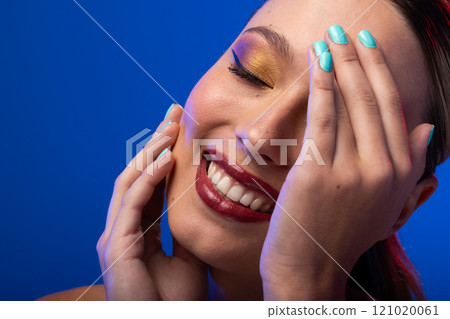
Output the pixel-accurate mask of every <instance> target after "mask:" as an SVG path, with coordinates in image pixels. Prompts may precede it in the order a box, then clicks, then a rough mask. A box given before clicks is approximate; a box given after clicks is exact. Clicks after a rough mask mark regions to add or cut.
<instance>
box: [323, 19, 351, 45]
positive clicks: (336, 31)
mask: <svg viewBox="0 0 450 319" xmlns="http://www.w3.org/2000/svg"><path fill="white" fill-rule="evenodd" d="M328 34H329V35H330V38H331V40H333V42H335V43H337V44H347V43H348V41H347V37H346V36H345V32H344V29H342V27H341V26H340V25H338V24H334V25H332V26H331V27H329V28H328Z"/></svg>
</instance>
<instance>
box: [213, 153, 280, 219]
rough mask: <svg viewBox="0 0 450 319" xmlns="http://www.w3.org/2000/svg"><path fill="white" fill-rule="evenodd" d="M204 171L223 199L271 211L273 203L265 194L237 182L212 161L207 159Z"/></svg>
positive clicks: (254, 208) (254, 209) (264, 211)
mask: <svg viewBox="0 0 450 319" xmlns="http://www.w3.org/2000/svg"><path fill="white" fill-rule="evenodd" d="M206 172H207V176H208V179H209V180H210V181H211V183H212V185H213V187H214V189H215V190H216V191H217V192H218V193H219V194H220V195H221V196H222V197H223V198H224V199H226V200H229V201H233V202H234V203H235V204H238V205H240V206H244V207H248V208H250V209H251V210H253V211H256V212H260V213H265V214H271V213H273V209H274V207H275V204H274V202H273V201H272V200H271V199H270V198H269V197H268V196H267V195H264V194H260V193H258V192H255V191H253V190H251V189H250V188H248V187H246V186H245V185H243V184H241V183H239V182H238V181H237V180H235V179H234V178H233V177H231V176H230V175H228V174H227V173H226V172H225V170H224V169H223V168H222V167H220V166H219V165H218V164H217V163H215V162H214V161H208V165H207V167H206Z"/></svg>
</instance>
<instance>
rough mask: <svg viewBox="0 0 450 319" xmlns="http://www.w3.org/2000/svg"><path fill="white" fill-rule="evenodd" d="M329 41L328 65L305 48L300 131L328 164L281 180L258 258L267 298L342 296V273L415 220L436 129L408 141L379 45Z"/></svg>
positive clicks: (297, 168) (312, 164)
mask: <svg viewBox="0 0 450 319" xmlns="http://www.w3.org/2000/svg"><path fill="white" fill-rule="evenodd" d="M363 36H366V37H367V36H368V35H367V33H364V34H363ZM369 38H370V35H369ZM341 39H342V38H341ZM325 41H326V42H327V44H328V47H329V51H330V52H331V54H332V57H333V62H334V65H333V67H332V69H331V70H330V71H325V70H324V69H323V68H322V67H321V64H322V65H323V66H325V69H326V63H327V59H331V55H330V53H329V52H326V53H323V54H322V55H321V58H320V60H321V61H320V62H321V63H319V61H318V62H317V63H312V62H313V61H314V60H316V59H317V55H316V53H315V50H314V49H313V47H310V49H309V50H308V59H309V63H310V96H309V102H308V103H309V104H308V122H307V128H306V131H305V136H304V139H305V140H306V139H311V141H312V142H314V144H315V145H316V146H317V148H318V150H319V152H320V154H321V156H322V158H323V160H324V162H325V165H324V166H319V165H317V162H316V161H305V162H304V163H303V165H299V164H301V160H300V161H298V164H297V165H294V166H293V167H292V169H291V170H290V172H289V174H288V176H287V178H286V181H285V183H284V184H283V187H282V189H281V193H280V196H279V198H278V204H277V206H276V208H275V211H274V213H273V216H272V220H271V223H270V227H269V232H268V235H267V237H266V241H265V243H264V247H263V252H262V256H261V263H260V270H261V275H262V278H263V283H264V295H265V298H266V299H278V300H279V299H297V300H314V299H321V300H324V299H344V298H345V286H346V281H347V279H348V276H347V274H346V272H347V273H350V271H351V269H352V268H353V266H354V264H355V263H356V261H357V259H358V258H359V257H360V256H361V255H362V254H363V253H364V252H365V251H366V250H367V249H369V248H370V247H371V246H372V245H374V244H375V243H376V242H377V241H379V240H383V239H385V238H388V237H389V236H390V235H391V234H393V233H395V232H396V231H397V230H398V229H399V228H400V227H401V226H402V225H403V224H404V223H405V222H406V220H407V219H408V218H409V216H410V214H411V213H412V211H411V210H405V209H404V206H405V203H406V201H407V199H408V196H409V195H410V194H411V192H412V191H413V189H414V187H415V185H416V183H417V181H418V180H419V178H420V177H421V175H422V173H423V171H424V168H425V158H426V152H427V142H428V139H429V136H430V131H431V129H432V125H430V124H421V125H419V126H417V127H416V128H415V129H414V130H413V131H412V132H411V134H410V135H409V137H408V133H407V129H406V125H405V118H404V115H403V108H402V103H401V100H400V98H399V95H398V91H397V88H396V85H395V83H394V80H393V78H392V75H391V72H390V71H389V68H388V66H387V64H386V61H385V58H384V56H383V53H382V51H381V50H380V48H379V47H373V46H372V47H366V46H364V45H363V43H362V42H361V41H360V40H358V41H357V43H354V44H353V43H352V42H351V40H350V39H349V37H347V41H348V43H347V44H333V41H332V40H331V39H330V35H329V34H328V33H327V34H326V36H325ZM322 44H323V45H324V47H325V50H326V49H327V47H326V44H325V43H324V42H323V41H322ZM317 48H320V43H319V44H318V45H317ZM318 52H319V54H320V50H319V51H318ZM405 58H407V57H405ZM408 139H409V140H408ZM304 145H306V144H304ZM309 145H311V144H309ZM304 151H305V150H302V152H301V154H300V157H301V156H303V155H304ZM309 154H310V155H311V157H312V158H313V159H314V156H313V154H311V152H309ZM303 159H304V158H303ZM302 228H303V229H302ZM325 251H326V252H325ZM337 264H339V265H340V266H338V265H337ZM341 267H342V268H343V269H345V271H346V272H344V270H343V269H342V268H341Z"/></svg>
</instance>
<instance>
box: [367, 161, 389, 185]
mask: <svg viewBox="0 0 450 319" xmlns="http://www.w3.org/2000/svg"><path fill="white" fill-rule="evenodd" d="M372 167H373V169H371V170H370V175H369V182H370V183H371V184H376V185H379V184H389V183H391V182H393V180H394V169H393V166H392V162H391V161H390V160H382V161H378V162H377V163H375V165H373V166H372Z"/></svg>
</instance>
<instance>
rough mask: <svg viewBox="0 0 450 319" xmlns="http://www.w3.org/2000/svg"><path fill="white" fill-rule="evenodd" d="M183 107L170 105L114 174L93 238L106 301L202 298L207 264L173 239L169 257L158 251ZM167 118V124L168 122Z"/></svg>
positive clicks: (206, 286)
mask: <svg viewBox="0 0 450 319" xmlns="http://www.w3.org/2000/svg"><path fill="white" fill-rule="evenodd" d="M182 113H183V109H182V108H181V107H178V106H175V107H173V108H172V109H171V110H170V112H169V114H168V116H167V118H166V119H165V120H164V121H163V122H162V123H161V124H160V125H159V127H158V129H157V132H160V131H161V130H162V132H161V133H160V134H159V133H155V134H154V135H153V137H152V139H151V140H150V142H149V143H147V145H146V146H145V148H144V149H143V150H142V151H141V152H140V153H139V154H138V155H137V156H136V157H135V158H134V159H133V160H132V161H131V162H130V164H129V165H128V166H127V167H126V168H125V170H124V171H123V172H122V173H121V174H120V175H119V177H118V178H117V180H116V182H115V184H114V192H113V195H112V198H111V202H110V205H109V209H108V217H107V220H106V227H105V230H104V231H103V234H102V235H101V237H100V239H99V240H98V243H97V252H98V256H99V261H100V267H101V270H102V273H103V282H104V285H105V291H106V297H107V299H108V300H205V299H207V296H208V277H207V267H206V265H205V264H204V263H202V262H201V261H200V260H198V259H197V258H196V257H194V256H193V255H192V254H190V253H189V252H188V251H187V250H185V249H184V248H183V247H181V246H180V245H179V244H178V243H177V242H176V240H175V239H174V240H173V257H172V258H170V257H168V256H166V255H165V254H164V252H163V251H162V246H161V241H160V225H159V221H160V217H161V214H162V213H163V212H162V208H163V204H164V189H165V177H166V175H167V174H168V173H169V172H170V171H171V169H172V167H173V165H174V159H173V156H172V153H171V151H170V150H167V151H166V153H165V154H164V155H162V156H161V157H159V158H158V155H159V154H160V153H161V152H162V151H163V150H164V149H166V148H168V147H170V146H173V145H174V144H175V141H176V139H177V136H178V132H179V125H178V123H179V121H180V119H181V115H182ZM170 121H172V122H171V123H170V124H168V123H169V122H170ZM166 124H168V125H166Z"/></svg>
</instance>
